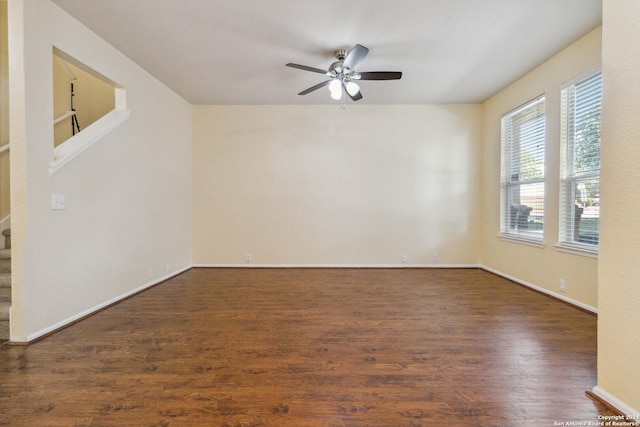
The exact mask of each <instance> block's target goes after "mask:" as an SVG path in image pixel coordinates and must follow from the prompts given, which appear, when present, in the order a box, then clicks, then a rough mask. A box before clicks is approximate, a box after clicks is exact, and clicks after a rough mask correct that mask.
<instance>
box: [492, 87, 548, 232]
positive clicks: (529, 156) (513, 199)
mask: <svg viewBox="0 0 640 427" xmlns="http://www.w3.org/2000/svg"><path fill="white" fill-rule="evenodd" d="M544 104H545V98H544V96H542V97H539V98H537V99H534V100H533V101H531V102H529V103H527V104H526V105H524V106H522V107H520V108H518V109H516V110H515V111H512V112H510V113H508V114H506V115H504V116H503V117H502V164H501V192H500V196H501V197H500V203H501V209H500V232H501V234H503V235H506V236H512V237H517V238H518V239H525V240H533V241H542V238H543V230H544V174H545V170H544V165H545V163H544V155H545V130H546V124H545V115H544Z"/></svg>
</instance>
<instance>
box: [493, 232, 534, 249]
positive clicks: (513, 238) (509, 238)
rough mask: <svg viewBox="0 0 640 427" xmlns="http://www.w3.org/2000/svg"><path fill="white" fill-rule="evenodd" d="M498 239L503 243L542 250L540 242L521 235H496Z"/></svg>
mask: <svg viewBox="0 0 640 427" xmlns="http://www.w3.org/2000/svg"><path fill="white" fill-rule="evenodd" d="M498 239H500V240H502V241H503V242H509V243H519V244H521V245H527V246H533V247H534V248H544V243H543V242H542V240H537V239H531V238H527V237H525V236H522V235H513V234H506V233H505V234H498Z"/></svg>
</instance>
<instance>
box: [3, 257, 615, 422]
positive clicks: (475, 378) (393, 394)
mask: <svg viewBox="0 0 640 427" xmlns="http://www.w3.org/2000/svg"><path fill="white" fill-rule="evenodd" d="M0 362H1V364H0V425H11V426H58V425H66V426H128V425H132V426H226V427H230V426H234V427H235V426H238V427H241V426H284V427H287V426H296V427H300V426H330V427H334V426H412V427H417V426H433V425H455V426H520V425H538V426H544V425H549V426H553V425H554V422H556V421H597V419H598V414H605V415H606V414H611V412H609V411H608V410H607V409H606V408H605V407H603V406H600V405H599V404H597V403H595V402H594V401H592V400H591V399H589V398H588V397H587V396H585V391H586V390H590V389H591V388H592V387H593V386H594V385H595V384H596V317H595V316H594V315H591V314H589V313H585V312H583V311H581V310H578V309H575V308H572V307H570V306H568V305H566V304H563V303H561V302H558V301H556V300H553V299H551V298H549V297H547V296H544V295H541V294H538V293H536V292H533V291H531V290H528V289H525V288H523V287H521V286H518V285H516V284H514V283H512V282H509V281H507V280H504V279H502V278H500V277H497V276H495V275H493V274H490V273H487V272H484V271H481V270H476V269H461V270H457V269H456V270H453V269H192V270H190V271H188V272H186V273H183V274H181V275H180V276H177V277H175V278H173V279H171V280H169V281H167V282H165V283H163V284H161V285H159V286H156V287H154V288H152V289H150V290H148V291H146V292H143V293H141V294H139V295H137V296H135V297H133V298H130V299H128V300H125V301H123V302H121V303H120V304H117V305H115V306H113V307H110V308H109V309H106V310H104V311H102V312H100V313H98V314H96V315H94V316H92V317H90V318H88V319H85V320H83V321H81V322H79V323H77V324H75V325H73V326H71V327H69V328H67V329H64V330H62V331H60V332H58V333H56V334H54V335H52V336H50V337H48V338H46V339H44V340H42V341H40V342H37V343H34V344H32V345H29V346H27V347H18V346H8V345H4V346H0Z"/></svg>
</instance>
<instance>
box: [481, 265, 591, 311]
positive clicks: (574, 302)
mask: <svg viewBox="0 0 640 427" xmlns="http://www.w3.org/2000/svg"><path fill="white" fill-rule="evenodd" d="M480 268H482V269H483V270H486V271H488V272H490V273H493V274H497V275H498V276H502V277H504V278H505V279H509V280H511V281H513V282H516V283H518V284H520V285H523V286H526V287H527V288H531V289H534V290H536V291H538V292H541V293H543V294H547V295H550V296H552V297H554V298H557V299H559V300H562V301H564V302H567V303H569V304H571V305H575V306H576V307H580V308H582V309H583V310H587V311H590V312H592V313H594V314H597V313H598V309H597V308H595V307H592V306H590V305H588V304H585V303H583V302H580V301H578V300H575V299H573V298H569V297H566V296H564V295H562V294H558V293H556V292H553V291H550V290H549V289H546V288H543V287H540V286H538V285H534V284H533V283H529V282H526V281H524V280H520V279H518V278H516V277H513V276H510V275H508V274H505V273H503V272H501V271H498V270H494V269H493V268H491V267H487V266H486V265H480Z"/></svg>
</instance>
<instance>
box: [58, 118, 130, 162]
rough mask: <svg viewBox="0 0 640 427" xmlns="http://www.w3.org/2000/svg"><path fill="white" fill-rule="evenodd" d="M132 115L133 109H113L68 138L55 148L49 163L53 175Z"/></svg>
mask: <svg viewBox="0 0 640 427" xmlns="http://www.w3.org/2000/svg"><path fill="white" fill-rule="evenodd" d="M129 116H131V110H113V111H111V112H109V113H107V114H106V115H105V116H104V117H102V118H101V119H100V120H98V121H96V122H95V123H93V124H91V125H90V126H87V127H86V128H85V129H83V130H82V132H80V133H78V134H77V135H74V136H72V137H71V138H69V139H67V140H66V141H65V142H63V143H62V144H60V145H58V146H57V147H56V148H54V149H53V161H52V162H51V163H50V164H49V167H50V169H49V172H50V174H51V175H53V174H54V173H56V172H57V171H58V170H60V169H61V168H62V167H63V166H64V165H66V164H67V163H69V162H70V161H71V160H72V159H74V158H75V157H76V156H78V155H79V154H80V153H82V152H83V151H84V150H86V149H87V148H89V147H91V146H92V145H93V144H95V143H96V142H97V141H99V140H100V139H101V138H102V137H103V136H105V135H106V134H108V133H109V132H111V131H112V130H113V129H115V128H117V127H118V126H119V125H120V124H121V123H123V122H124V121H125V120H127V119H128V118H129Z"/></svg>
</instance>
